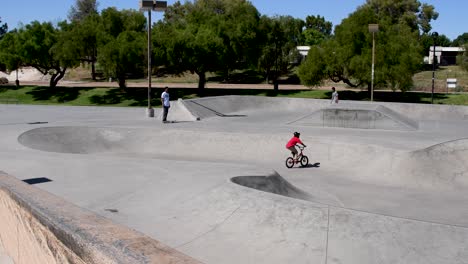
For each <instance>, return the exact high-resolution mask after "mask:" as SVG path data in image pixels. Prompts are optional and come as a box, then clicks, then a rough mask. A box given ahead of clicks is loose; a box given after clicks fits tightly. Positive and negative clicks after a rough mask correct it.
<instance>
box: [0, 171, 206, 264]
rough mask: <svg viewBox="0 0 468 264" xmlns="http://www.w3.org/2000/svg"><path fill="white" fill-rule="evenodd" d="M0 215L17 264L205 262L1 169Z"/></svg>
mask: <svg viewBox="0 0 468 264" xmlns="http://www.w3.org/2000/svg"><path fill="white" fill-rule="evenodd" d="M0 215H1V219H2V224H1V225H0V241H1V244H0V246H1V248H2V249H3V251H4V252H5V253H4V256H5V261H6V260H8V259H9V260H11V261H12V263H17V264H21V263H28V264H29V263H31V264H34V263H37V264H42V263H50V264H54V263H57V264H85V263H102V264H106V263H122V264H123V263H128V264H130V263H171V264H198V263H200V262H198V261H196V260H194V259H192V258H190V257H187V256H185V255H183V254H181V253H179V252H178V251H176V250H174V249H172V248H170V247H168V246H166V245H164V244H162V243H160V242H159V241H156V240H154V239H151V238H149V237H147V236H145V235H143V234H141V233H138V232H136V231H134V230H130V229H128V228H126V227H123V226H120V225H117V224H114V223H112V222H111V221H109V220H108V219H105V218H103V217H102V216H98V215H96V214H94V213H92V212H89V211H87V210H84V209H81V208H78V207H76V206H75V205H73V204H71V203H69V202H67V201H65V200H63V199H62V198H59V197H56V196H54V195H52V194H50V193H47V192H45V191H43V190H40V189H38V188H33V187H31V186H29V185H28V184H26V183H24V182H22V181H19V180H18V179H16V178H14V177H12V176H9V175H7V174H4V173H2V172H0ZM6 257H8V259H6ZM0 263H3V262H0Z"/></svg>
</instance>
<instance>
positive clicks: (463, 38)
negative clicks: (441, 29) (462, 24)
mask: <svg viewBox="0 0 468 264" xmlns="http://www.w3.org/2000/svg"><path fill="white" fill-rule="evenodd" d="M465 44H468V33H463V34H461V35H460V36H458V37H457V38H456V39H454V40H453V42H452V46H453V47H462V46H463V45H465Z"/></svg>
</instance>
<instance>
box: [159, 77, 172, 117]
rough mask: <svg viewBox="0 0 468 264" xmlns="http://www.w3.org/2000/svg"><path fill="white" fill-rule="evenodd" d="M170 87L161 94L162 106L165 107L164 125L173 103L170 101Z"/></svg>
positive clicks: (165, 88)
mask: <svg viewBox="0 0 468 264" xmlns="http://www.w3.org/2000/svg"><path fill="white" fill-rule="evenodd" d="M168 91H169V87H167V86H166V87H164V92H163V93H162V94H161V104H162V107H163V117H162V121H163V123H166V122H167V114H168V113H169V108H170V107H171V102H170V100H169V92H168Z"/></svg>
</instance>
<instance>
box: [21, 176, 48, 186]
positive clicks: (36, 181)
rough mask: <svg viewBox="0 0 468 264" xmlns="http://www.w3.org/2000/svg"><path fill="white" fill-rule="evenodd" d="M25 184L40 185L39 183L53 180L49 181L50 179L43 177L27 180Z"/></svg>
mask: <svg viewBox="0 0 468 264" xmlns="http://www.w3.org/2000/svg"><path fill="white" fill-rule="evenodd" d="M23 181H24V182H25V183H27V184H31V185H33V184H39V183H44V182H51V181H52V180H51V179H48V178H44V177H41V178H31V179H26V180H23Z"/></svg>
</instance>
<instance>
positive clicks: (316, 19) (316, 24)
mask: <svg viewBox="0 0 468 264" xmlns="http://www.w3.org/2000/svg"><path fill="white" fill-rule="evenodd" d="M332 27H333V24H332V23H331V22H330V21H326V20H325V18H324V17H321V16H320V15H317V16H307V17H306V21H305V30H304V32H303V33H302V34H303V38H304V44H305V45H308V46H312V45H318V44H320V43H322V42H323V41H324V40H325V39H328V38H329V37H330V36H331V32H332Z"/></svg>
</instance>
